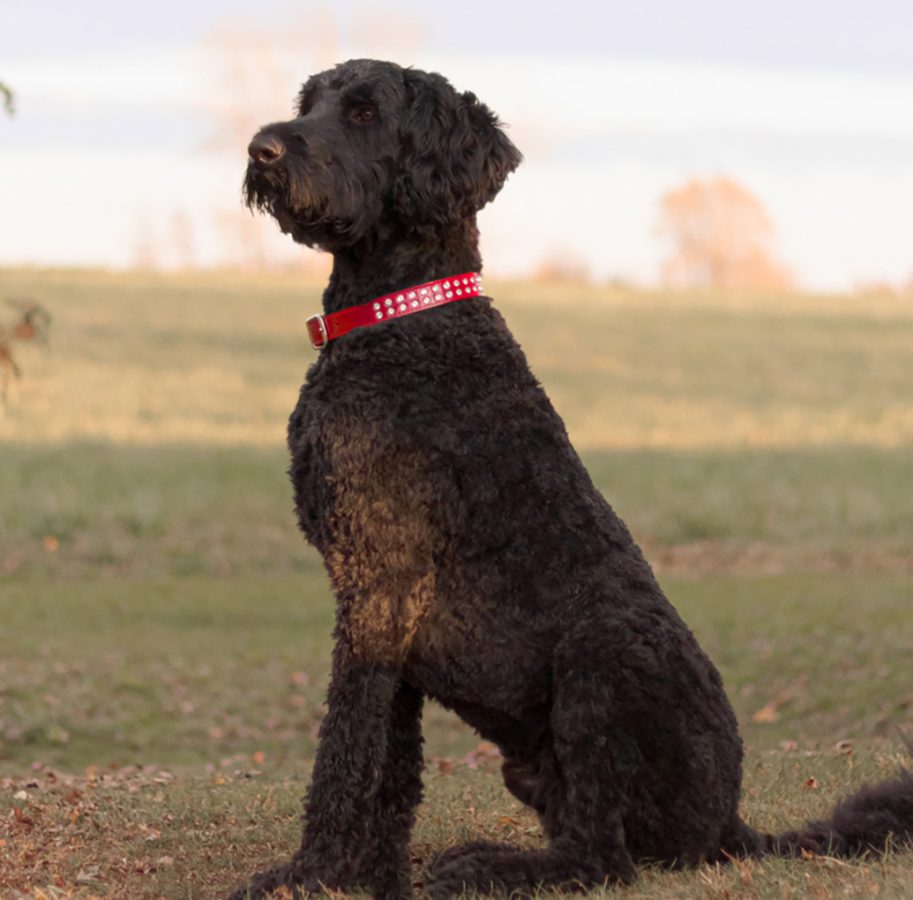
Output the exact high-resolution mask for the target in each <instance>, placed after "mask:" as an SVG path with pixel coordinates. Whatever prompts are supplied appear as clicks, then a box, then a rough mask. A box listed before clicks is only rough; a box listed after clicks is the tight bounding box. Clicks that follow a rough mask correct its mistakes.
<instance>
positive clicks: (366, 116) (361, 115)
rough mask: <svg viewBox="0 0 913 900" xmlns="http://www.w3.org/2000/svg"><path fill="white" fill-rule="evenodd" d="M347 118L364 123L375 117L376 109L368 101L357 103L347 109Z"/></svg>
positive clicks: (371, 120)
mask: <svg viewBox="0 0 913 900" xmlns="http://www.w3.org/2000/svg"><path fill="white" fill-rule="evenodd" d="M349 118H351V119H352V120H353V121H355V122H360V123H361V124H362V125H365V124H367V123H368V122H373V121H374V120H375V119H376V118H377V110H376V109H375V108H374V107H373V106H371V104H370V103H359V104H358V105H356V106H353V107H352V109H351V110H350V111H349Z"/></svg>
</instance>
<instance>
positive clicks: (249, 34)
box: [204, 3, 424, 271]
mask: <svg viewBox="0 0 913 900" xmlns="http://www.w3.org/2000/svg"><path fill="white" fill-rule="evenodd" d="M344 24H347V25H348V26H349V38H350V39H349V40H347V41H346V42H345V43H346V45H347V46H350V45H352V44H354V45H355V46H356V47H357V52H358V53H364V54H365V55H376V56H390V55H391V54H392V55H394V56H398V57H400V58H402V59H403V60H404V61H405V62H409V61H410V57H411V56H412V55H413V54H414V52H415V50H416V49H417V48H418V47H419V46H420V45H421V44H422V42H423V40H424V27H423V25H422V24H421V22H420V21H417V20H416V18H415V17H414V16H410V17H406V16H403V15H398V14H396V13H391V12H390V11H389V10H385V9H383V8H382V7H379V6H378V7H362V8H359V9H357V10H356V11H355V12H354V13H353V14H352V16H351V19H350V20H348V21H347V22H345V23H344V22H343V20H342V17H341V14H340V13H339V12H338V10H334V9H333V7H332V6H331V5H330V4H329V3H323V4H320V5H317V4H315V5H314V7H312V8H310V9H309V10H308V14H307V17H306V18H305V17H300V18H298V19H292V20H286V21H283V22H280V23H277V24H275V25H262V24H258V23H253V22H250V21H247V20H244V19H233V20H227V21H225V22H223V23H222V24H221V25H220V26H219V27H217V28H216V29H215V30H213V31H212V32H211V34H210V35H209V36H208V38H207V40H206V42H205V54H204V59H205V65H206V72H205V77H206V78H207V80H208V82H209V89H208V90H207V92H206V93H207V96H208V97H211V98H213V99H212V101H211V102H210V105H209V108H208V112H209V114H210V118H211V121H212V124H213V129H212V133H211V136H210V139H209V141H208V146H209V147H210V148H211V149H212V150H214V151H216V152H224V153H230V154H231V155H232V157H233V158H235V159H237V160H239V162H240V161H241V160H243V159H244V157H245V155H246V152H247V145H248V142H249V141H250V139H251V137H252V136H253V135H254V134H255V132H256V131H257V129H258V128H260V127H261V126H262V125H263V124H264V123H265V122H270V121H276V120H279V119H287V118H288V117H289V115H290V113H291V111H292V109H293V100H294V98H295V95H296V93H297V86H298V85H300V83H301V81H302V79H303V78H304V77H306V76H307V75H308V74H309V73H311V72H318V71H321V70H323V69H326V68H329V67H330V66H332V65H334V64H335V63H337V62H341V61H342V60H341V51H340V46H341V44H342V39H341V35H342V32H343V25H344ZM214 219H215V222H216V226H217V228H218V230H219V232H220V233H221V234H222V236H223V240H224V241H225V244H226V248H227V251H228V255H229V258H230V260H231V265H233V266H238V267H241V268H252V269H259V268H264V267H266V266H274V265H277V264H278V262H279V259H281V258H287V256H286V255H285V254H283V255H282V256H279V253H280V252H281V251H279V250H278V248H277V244H276V242H275V241H274V238H273V235H274V234H275V233H276V227H275V223H274V222H272V221H270V220H268V219H267V218H265V217H262V216H256V217H251V215H250V214H249V213H247V212H246V211H245V210H243V209H241V208H240V207H238V206H235V207H227V206H226V207H224V208H222V209H219V210H216V211H215V215H214ZM280 246H282V247H285V244H284V242H283V243H282V244H281V245H280ZM273 248H276V249H273ZM314 256H315V254H313V253H310V252H307V251H304V252H302V253H301V254H299V259H300V267H301V268H302V269H304V270H305V271H308V270H310V269H311V268H313V267H314V266H315V265H317V266H318V268H321V270H322V267H323V263H320V264H316V263H315V260H314Z"/></svg>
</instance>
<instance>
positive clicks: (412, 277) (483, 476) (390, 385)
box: [234, 60, 913, 897]
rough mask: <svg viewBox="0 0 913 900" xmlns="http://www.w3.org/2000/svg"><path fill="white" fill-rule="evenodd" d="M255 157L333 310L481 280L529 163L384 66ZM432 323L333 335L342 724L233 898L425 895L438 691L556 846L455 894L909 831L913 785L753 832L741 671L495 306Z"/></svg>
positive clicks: (448, 310)
mask: <svg viewBox="0 0 913 900" xmlns="http://www.w3.org/2000/svg"><path fill="white" fill-rule="evenodd" d="M250 157H251V158H250V163H249V166H248V170H247V178H246V182H245V189H246V194H247V198H248V201H249V203H250V204H251V205H253V206H255V207H258V208H260V209H263V210H266V211H267V212H269V213H270V214H271V215H273V216H274V217H275V218H276V220H277V221H278V222H279V225H280V226H281V228H282V230H283V231H285V232H287V233H289V234H291V235H292V237H293V238H294V239H295V240H296V241H299V242H301V243H304V244H308V245H311V246H317V247H321V248H323V249H325V250H327V251H329V252H331V253H332V254H333V257H334V268H333V274H332V277H331V279H330V283H329V286H328V287H327V289H326V293H325V294H324V300H323V302H324V308H325V313H326V314H331V313H334V312H338V311H339V310H343V309H346V308H349V307H357V306H361V305H362V304H366V303H367V304H368V308H369V309H372V307H371V305H370V304H371V301H372V300H374V298H377V297H382V296H383V295H387V294H393V295H394V297H396V292H404V293H403V294H402V295H401V296H399V297H396V299H395V300H394V301H393V302H394V303H395V304H397V305H398V304H399V301H400V300H401V299H403V297H411V296H412V294H413V293H415V292H413V291H411V290H410V289H411V288H412V287H413V286H418V285H422V284H423V283H426V282H429V281H430V280H432V279H440V278H445V277H449V276H452V275H453V274H455V273H472V272H478V271H479V268H480V266H481V260H480V257H479V251H478V241H477V238H478V232H477V229H476V218H475V217H476V212H477V211H478V210H479V209H481V207H483V206H484V205H485V204H486V203H487V202H488V201H489V200H491V199H492V198H493V197H494V196H495V194H496V193H497V192H498V190H499V189H500V187H501V186H502V184H503V183H504V181H505V179H506V178H507V176H508V174H509V173H510V172H511V171H512V170H513V169H514V168H515V167H516V166H517V165H518V164H519V162H520V159H521V157H520V153H519V152H518V151H517V150H516V148H515V147H514V146H513V144H511V142H510V141H509V140H508V138H507V137H506V135H505V134H504V132H503V131H502V130H501V128H500V127H499V124H498V122H497V120H496V118H495V116H494V115H493V114H492V113H491V112H490V111H489V110H488V109H487V108H486V107H485V106H483V105H482V104H481V103H479V102H478V101H477V100H476V98H475V97H474V96H473V95H472V94H468V93H466V94H459V93H457V92H456V91H455V90H454V89H453V88H452V87H451V86H450V84H449V83H448V82H447V81H446V80H445V79H444V78H442V77H441V76H439V75H434V74H427V73H424V72H419V71H414V70H411V69H402V68H400V67H399V66H396V65H393V64H390V63H381V62H373V61H367V60H359V61H355V62H349V63H346V64H344V65H341V66H339V67H337V68H335V69H333V70H331V71H329V72H324V73H323V74H321V75H317V76H315V77H313V78H311V79H310V81H308V82H307V84H305V86H304V88H303V90H302V91H301V95H300V108H299V110H298V114H297V116H296V117H295V118H294V119H292V120H291V121H290V122H284V123H279V124H273V125H269V126H267V127H265V128H264V129H263V130H262V131H260V132H259V133H258V134H257V135H256V137H255V138H254V140H253V142H252V143H251V145H250ZM471 283H473V284H474V283H475V282H474V280H471ZM405 306H406V304H405V302H404V303H403V304H402V308H403V309H405ZM433 306H434V308H428V309H425V308H421V309H419V310H418V313H417V314H415V315H412V314H408V315H404V316H402V317H399V316H397V317H396V318H395V320H393V321H387V320H386V317H387V315H392V313H390V314H388V313H387V312H386V310H387V309H388V308H389V307H390V304H389V303H386V302H384V303H380V302H378V303H377V306H376V307H373V309H375V313H374V314H375V316H376V319H377V320H378V321H376V323H374V322H372V323H371V327H359V328H356V329H355V330H353V331H350V332H349V333H348V334H346V335H345V336H344V337H340V338H339V339H338V340H332V341H329V342H327V340H326V338H327V337H332V335H327V334H326V331H325V327H326V320H320V321H321V325H320V328H319V329H318V334H319V340H318V343H325V347H324V349H323V350H322V352H321V353H320V356H319V358H318V360H317V362H316V363H315V364H314V365H313V367H312V368H311V370H310V371H309V372H308V375H307V381H306V383H305V385H304V387H303V388H302V390H301V396H300V399H299V402H298V406H297V408H296V409H295V412H294V413H293V415H292V418H291V422H290V425H289V446H290V448H291V453H292V466H291V476H292V480H293V482H294V486H295V499H296V504H297V510H298V516H299V520H300V524H301V528H302V529H303V531H304V533H305V534H306V535H307V538H308V540H309V541H310V542H311V543H313V544H314V546H316V547H317V548H318V550H319V551H320V553H321V554H322V555H323V558H324V560H325V562H326V566H327V569H328V571H329V574H330V578H331V580H332V583H333V587H334V590H335V592H336V597H337V604H338V607H337V625H336V632H335V636H336V647H335V650H334V654H333V671H332V680H331V685H330V689H329V711H328V714H327V717H326V719H325V720H324V722H323V725H322V728H321V732H320V745H319V749H318V751H317V760H316V764H315V767H314V775H313V781H312V784H311V786H310V790H309V792H308V795H307V798H306V801H305V803H306V824H305V828H304V837H303V841H302V844H301V848H300V850H298V852H297V853H296V854H295V855H294V857H293V858H292V860H291V862H290V863H289V864H288V865H286V866H283V867H281V868H278V869H274V870H272V871H269V872H266V873H263V874H261V875H259V876H257V877H255V878H254V880H253V881H252V882H251V884H250V885H249V886H248V887H247V888H244V889H242V890H240V891H239V892H237V893H236V894H235V895H234V896H235V897H244V896H247V892H248V891H249V892H250V894H251V895H254V896H256V895H260V894H263V893H266V892H269V891H270V890H272V889H274V888H276V887H278V886H279V885H288V886H290V887H293V890H294V892H295V893H297V892H299V891H303V892H308V891H317V890H320V889H322V888H324V887H325V888H332V889H347V888H355V887H362V888H367V889H368V890H370V891H371V892H372V893H373V894H374V895H375V896H378V897H401V896H406V895H408V894H409V893H410V890H411V888H410V873H409V854H408V844H409V835H410V829H411V827H412V824H413V819H414V810H415V807H416V804H418V802H419V800H420V797H421V793H422V788H421V768H422V749H421V734H420V722H419V720H420V713H421V706H422V701H423V698H424V697H432V698H434V699H436V700H438V701H439V702H440V703H442V704H444V705H445V706H447V707H449V708H451V709H453V710H455V711H456V712H457V713H458V714H459V715H460V716H461V717H462V718H463V719H464V720H465V721H466V722H468V723H469V724H470V725H471V726H473V727H474V728H475V729H477V730H478V732H479V733H480V734H481V735H483V736H484V737H485V738H487V739H488V740H490V741H493V742H495V743H496V744H497V745H498V746H499V747H500V749H501V751H502V753H503V755H504V758H505V762H504V781H505V784H506V785H507V787H508V789H509V790H510V791H512V792H513V793H514V794H515V795H516V796H517V797H518V798H519V799H520V800H522V801H523V802H524V803H527V804H529V805H530V806H532V807H533V808H534V809H535V810H536V811H537V812H538V814H539V816H540V818H541V821H542V825H543V828H544V831H545V834H546V836H547V837H548V842H549V843H548V847H547V849H543V850H520V849H516V848H513V847H510V846H504V845H500V844H490V843H474V844H469V845H466V846H462V847H455V848H452V849H450V850H448V851H446V852H444V853H442V854H441V855H440V856H438V857H437V859H436V860H435V861H434V862H433V863H432V865H431V868H430V872H429V874H428V880H427V886H426V890H427V892H428V893H429V894H430V895H432V896H434V897H445V896H449V895H452V894H456V893H459V892H460V891H462V890H463V889H464V887H466V888H475V889H478V890H482V891H492V890H494V891H498V892H509V891H520V892H521V893H530V892H531V891H532V890H533V889H534V888H535V886H536V885H542V886H546V887H557V888H565V889H574V888H577V889H579V888H580V887H586V886H591V885H599V884H602V883H617V882H630V881H632V880H633V879H634V877H635V864H636V863H637V862H640V861H653V862H660V863H665V864H668V865H675V866H684V865H695V864H698V863H700V862H702V861H717V860H723V859H726V858H728V857H730V856H738V855H748V854H762V853H770V852H782V853H796V852H798V851H799V850H801V849H807V850H811V851H814V852H828V853H839V854H853V853H858V852H861V851H864V850H866V849H870V848H871V849H876V850H877V849H879V848H883V847H884V846H885V844H886V842H887V841H888V839H889V834H890V833H893V834H894V835H895V837H896V838H898V839H900V840H909V839H911V838H913V777H911V776H910V775H909V774H908V773H906V772H902V773H901V775H900V776H899V777H898V779H896V780H895V781H892V782H888V783H885V784H882V785H879V786H876V787H874V788H864V789H863V790H862V791H860V792H859V793H858V794H856V795H855V796H854V797H852V798H851V799H849V800H847V801H844V803H843V804H841V805H840V806H839V807H838V808H837V810H836V811H835V813H834V816H833V818H832V819H831V820H830V821H829V822H819V823H812V824H810V825H809V826H807V827H806V828H805V829H804V830H802V831H799V832H793V833H789V834H785V835H782V836H780V837H771V836H767V835H762V834H759V833H758V832H756V831H754V830H753V829H752V828H750V827H749V826H748V825H746V824H745V823H744V822H743V821H742V820H741V819H740V818H739V812H738V804H739V787H740V781H741V760H742V745H741V741H740V739H739V735H738V729H737V725H736V719H735V716H734V714H733V711H732V708H731V707H730V705H729V701H728V700H727V699H726V695H725V693H724V692H723V686H722V683H721V681H720V676H719V674H718V673H717V671H716V669H715V668H714V667H713V664H712V663H711V662H710V660H709V659H707V657H706V656H705V655H704V653H703V652H702V651H701V648H700V647H699V646H698V644H697V642H696V640H695V639H694V637H693V635H692V634H691V632H690V631H689V630H688V628H687V627H686V626H685V624H684V623H683V622H682V620H681V619H680V618H679V617H678V615H677V613H676V612H675V610H674V609H673V608H672V606H671V605H670V604H669V602H668V601H667V600H666V598H665V597H664V596H663V593H662V591H661V589H660V587H659V586H658V584H657V582H656V580H655V578H654V576H653V573H652V571H651V570H650V567H649V565H648V564H647V562H646V561H645V560H644V557H643V556H642V554H641V552H640V550H639V549H638V547H637V545H636V544H635V543H634V541H633V539H632V538H631V535H630V534H629V532H628V530H627V528H626V527H625V526H624V524H623V523H622V522H621V520H620V519H619V518H618V516H617V515H615V513H614V512H613V511H612V509H611V507H610V506H609V505H608V504H607V503H606V501H605V500H604V499H603V498H602V496H600V494H599V492H598V491H597V490H596V488H595V487H594V486H593V483H592V481H591V480H590V477H589V475H588V474H587V472H586V470H585V469H584V467H583V465H582V463H581V461H580V459H579V458H578V456H577V454H576V453H575V452H574V449H573V448H572V447H571V445H570V443H569V441H568V437H567V434H566V432H565V429H564V425H563V424H562V421H561V419H560V418H559V417H558V415H557V413H556V412H555V411H554V409H553V408H552V406H551V404H550V402H549V400H548V398H547V397H546V395H545V393H544V392H543V391H542V388H541V387H540V386H539V384H538V383H537V381H536V379H535V378H534V377H533V376H532V374H530V371H529V367H528V366H527V362H526V359H525V357H524V355H523V353H522V351H521V350H520V348H519V346H518V345H517V343H516V342H515V341H514V339H513V337H512V336H511V334H510V331H509V330H508V329H507V326H506V325H505V323H504V320H503V319H502V318H501V316H500V315H499V313H498V312H497V311H496V310H495V309H494V307H493V306H492V304H491V301H490V300H489V299H488V298H484V297H475V296H473V297H471V299H468V300H465V299H464V300H462V302H449V303H443V302H442V303H440V304H437V305H434V304H433ZM397 308H398V306H397ZM381 320H382V321H381Z"/></svg>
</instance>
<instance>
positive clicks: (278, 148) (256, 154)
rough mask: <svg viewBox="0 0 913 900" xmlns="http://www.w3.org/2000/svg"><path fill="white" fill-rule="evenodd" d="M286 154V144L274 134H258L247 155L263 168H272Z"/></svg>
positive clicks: (248, 148)
mask: <svg viewBox="0 0 913 900" xmlns="http://www.w3.org/2000/svg"><path fill="white" fill-rule="evenodd" d="M283 153H285V144H283V143H282V141H280V140H279V138H277V137H276V135H274V134H258V135H257V136H256V137H255V138H254V139H253V140H252V141H251V142H250V144H249V145H248V147H247V155H248V156H250V158H251V159H252V160H253V161H254V162H256V163H260V165H261V166H271V165H273V164H274V163H275V162H277V161H278V160H279V159H280V158H281V157H282V154H283Z"/></svg>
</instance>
